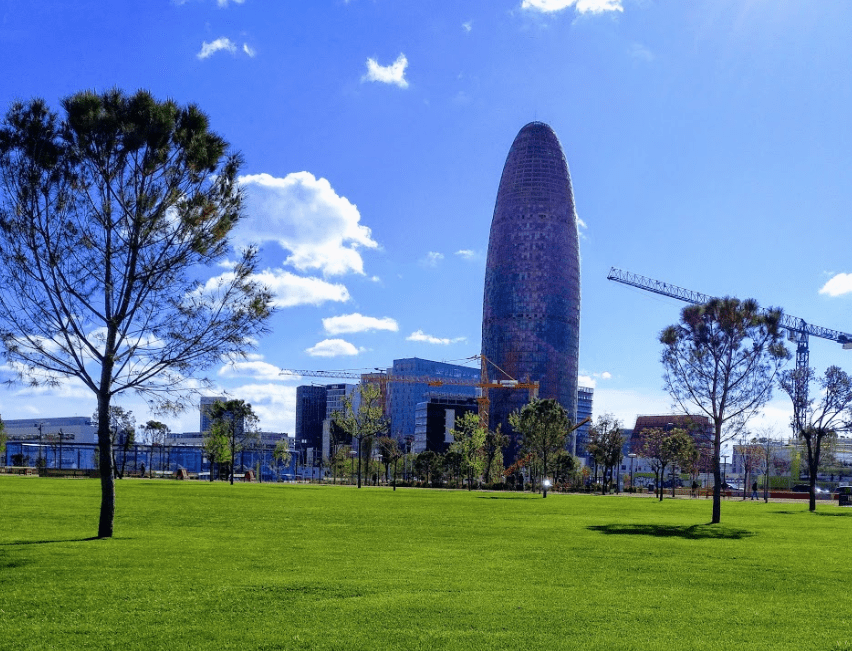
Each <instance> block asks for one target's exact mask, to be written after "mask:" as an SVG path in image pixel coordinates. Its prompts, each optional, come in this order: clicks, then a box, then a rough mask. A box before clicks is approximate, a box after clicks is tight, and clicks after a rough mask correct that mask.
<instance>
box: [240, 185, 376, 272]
mask: <svg viewBox="0 0 852 651" xmlns="http://www.w3.org/2000/svg"><path fill="white" fill-rule="evenodd" d="M240 183H241V184H242V185H243V186H245V188H246V203H247V208H248V215H249V217H248V219H247V220H246V223H245V227H243V228H241V229H240V230H239V232H238V233H236V234H235V239H236V240H237V241H238V243H242V244H246V243H248V242H258V243H262V242H277V243H278V244H279V245H280V246H281V247H283V248H284V249H287V250H288V251H290V253H291V255H290V256H289V257H288V258H287V260H286V261H285V262H286V264H290V265H293V266H294V267H296V269H298V270H299V271H305V270H307V269H319V270H320V271H321V272H322V273H323V274H324V275H327V276H332V275H340V274H345V273H357V274H362V275H363V273H364V262H363V260H362V259H361V254H360V252H359V249H361V248H367V249H375V248H378V246H379V245H378V243H377V242H375V241H374V240H373V238H372V236H371V232H370V229H369V228H368V227H366V226H364V225H363V224H361V223H360V221H361V214H360V213H359V212H358V208H357V207H356V206H355V205H354V204H352V203H350V202H349V200H348V199H347V198H346V197H341V196H339V195H338V194H337V193H336V192H335V191H334V189H333V188H332V187H331V184H330V183H329V182H328V181H327V180H326V179H323V178H320V179H317V178H316V177H314V175H313V174H311V173H310V172H293V173H291V174H288V175H287V176H285V177H284V178H283V179H282V178H276V177H274V176H270V175H269V174H254V175H250V176H242V177H240Z"/></svg>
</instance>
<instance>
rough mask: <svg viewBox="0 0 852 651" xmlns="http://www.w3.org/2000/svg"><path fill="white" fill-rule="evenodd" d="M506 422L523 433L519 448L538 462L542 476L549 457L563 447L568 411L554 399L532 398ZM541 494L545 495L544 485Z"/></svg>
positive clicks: (548, 462)
mask: <svg viewBox="0 0 852 651" xmlns="http://www.w3.org/2000/svg"><path fill="white" fill-rule="evenodd" d="M509 423H510V424H511V425H512V427H513V428H514V429H515V430H516V431H518V432H520V433H521V435H522V436H523V450H524V451H525V452H526V453H527V454H529V455H531V461H532V462H535V461H538V462H540V463H541V476H542V477H543V478H545V479H546V478H547V477H548V476H549V474H548V472H549V470H550V468H551V466H550V462H552V459H553V457H554V456H555V455H556V453H557V452H559V451H560V450H564V449H565V440H566V437H567V436H568V430H569V429H570V427H571V422H570V420H569V419H568V412H566V411H565V408H564V407H563V406H562V405H560V404H559V403H558V402H556V401H555V400H551V399H547V400H533V401H532V402H530V403H529V404H527V405H524V407H523V408H522V409H521V410H520V411H515V412H512V413H511V414H509ZM528 465H529V464H528ZM542 496H543V497H547V487H546V486H545V488H544V491H543V494H542Z"/></svg>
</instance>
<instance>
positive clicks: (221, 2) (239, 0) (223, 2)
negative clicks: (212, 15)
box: [216, 0, 246, 7]
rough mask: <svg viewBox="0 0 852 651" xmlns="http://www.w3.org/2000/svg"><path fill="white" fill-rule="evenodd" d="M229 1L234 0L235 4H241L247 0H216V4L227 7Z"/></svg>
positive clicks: (232, 0)
mask: <svg viewBox="0 0 852 651" xmlns="http://www.w3.org/2000/svg"><path fill="white" fill-rule="evenodd" d="M229 1H230V2H233V3H234V4H235V5H241V4H243V3H244V2H245V1H246V0H216V4H217V5H219V6H220V7H227V6H228V2H229Z"/></svg>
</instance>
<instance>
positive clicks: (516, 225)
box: [482, 122, 580, 463]
mask: <svg viewBox="0 0 852 651" xmlns="http://www.w3.org/2000/svg"><path fill="white" fill-rule="evenodd" d="M579 353H580V242H579V235H578V232H577V214H576V212H575V209H574V194H573V192H572V190H571V176H570V174H569V172H568V165H567V163H566V162H565V155H564V154H563V153H562V146H561V145H560V144H559V139H558V138H557V137H556V134H555V133H554V132H553V129H551V128H550V127H549V126H548V125H546V124H544V123H542V122H531V123H530V124H528V125H526V126H525V127H524V128H523V129H521V130H520V132H519V133H518V135H517V136H516V137H515V141H514V142H513V143H512V148H511V149H510V150H509V155H508V157H507V158H506V164H505V165H504V166H503V175H502V177H501V178H500V187H499V189H498V191H497V202H496V204H495V206H494V216H493V218H492V221H491V235H490V237H489V240H488V260H487V262H486V266H485V297H484V301H483V309H482V354H483V355H485V357H487V358H488V359H489V360H490V361H491V362H492V363H493V364H494V365H496V366H497V367H499V368H500V369H502V370H503V371H505V373H506V374H507V375H508V376H510V377H511V378H513V379H516V380H529V381H538V382H540V383H541V386H540V390H539V397H540V398H555V399H556V400H558V401H559V403H560V404H562V406H563V407H565V409H566V410H567V411H568V414H569V416H570V417H571V418H572V419H576V412H577V371H578V359H579ZM489 375H490V377H491V379H492V380H501V379H506V376H504V375H502V374H500V373H499V372H498V371H497V370H496V369H495V368H494V366H493V365H489ZM490 398H491V418H490V426H491V427H492V428H494V427H496V426H497V425H498V424H502V427H503V431H504V432H510V428H509V425H508V416H509V413H511V412H512V411H513V410H515V409H519V408H520V407H523V405H524V404H526V402H527V401H528V399H529V396H528V394H527V392H526V391H523V390H506V389H492V390H491V393H490ZM517 444H518V441H517V437H514V436H513V437H512V445H511V447H510V449H509V450H508V451H507V453H506V455H505V458H506V461H507V462H509V463H511V461H512V460H513V459H514V458H515V456H516V455H517Z"/></svg>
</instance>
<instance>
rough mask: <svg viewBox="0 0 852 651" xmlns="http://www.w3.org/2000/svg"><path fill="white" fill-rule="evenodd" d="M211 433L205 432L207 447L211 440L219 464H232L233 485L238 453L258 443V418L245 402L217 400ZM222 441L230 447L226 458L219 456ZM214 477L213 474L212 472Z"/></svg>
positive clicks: (210, 414) (230, 474) (214, 404)
mask: <svg viewBox="0 0 852 651" xmlns="http://www.w3.org/2000/svg"><path fill="white" fill-rule="evenodd" d="M208 415H209V416H210V432H205V447H206V445H207V441H208V440H211V446H213V447H214V448H215V449H216V450H217V458H216V461H217V462H218V463H222V462H230V464H231V470H230V473H229V476H230V482H231V484H233V483H234V466H235V465H236V463H235V462H236V459H237V452H239V451H240V450H244V449H247V448H248V447H249V446H251V445H253V444H255V443H256V442H257V441H258V437H259V435H258V418H257V415H256V414H255V413H254V410H253V409H252V408H251V405H250V404H249V403H247V402H246V401H245V400H217V401H216V402H214V403H213V404H212V405H211V406H210V410H209V412H208ZM221 441H225V442H226V444H227V447H228V454H227V457H226V458H223V457H221V456H218V455H219V454H220V453H219V451H218V448H219V446H220V443H221ZM211 477H212V472H211Z"/></svg>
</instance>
